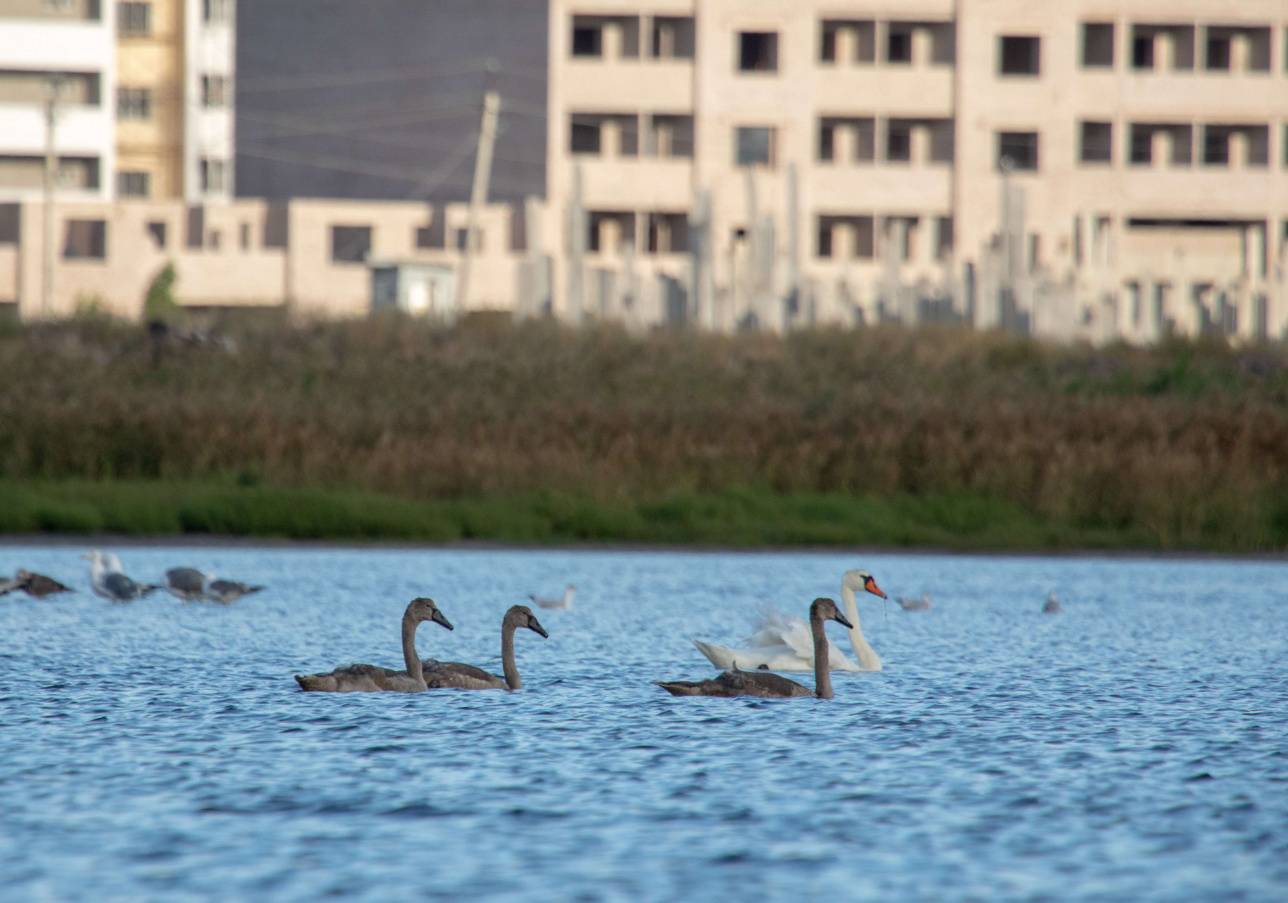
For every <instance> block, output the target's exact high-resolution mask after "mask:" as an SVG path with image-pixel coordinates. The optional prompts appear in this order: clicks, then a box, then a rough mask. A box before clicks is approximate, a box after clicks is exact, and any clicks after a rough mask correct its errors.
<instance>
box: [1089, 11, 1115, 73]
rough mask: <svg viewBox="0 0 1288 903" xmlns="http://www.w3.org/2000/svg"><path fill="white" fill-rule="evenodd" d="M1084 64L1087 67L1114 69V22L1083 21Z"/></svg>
mask: <svg viewBox="0 0 1288 903" xmlns="http://www.w3.org/2000/svg"><path fill="white" fill-rule="evenodd" d="M1082 65H1083V67H1085V68H1087V69H1102V68H1103V69H1112V68H1113V65H1114V26H1113V23H1112V22H1083V23H1082Z"/></svg>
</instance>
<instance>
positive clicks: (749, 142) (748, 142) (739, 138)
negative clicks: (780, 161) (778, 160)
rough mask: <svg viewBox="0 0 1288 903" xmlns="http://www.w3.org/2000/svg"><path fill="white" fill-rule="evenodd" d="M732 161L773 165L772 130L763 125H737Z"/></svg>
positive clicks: (743, 164)
mask: <svg viewBox="0 0 1288 903" xmlns="http://www.w3.org/2000/svg"><path fill="white" fill-rule="evenodd" d="M734 163H736V164H737V165H738V166H773V165H774V130H773V129H772V128H767V127H764V126H739V127H738V128H737V129H736V130H735V134H734Z"/></svg>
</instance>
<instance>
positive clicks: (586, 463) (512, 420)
mask: <svg viewBox="0 0 1288 903" xmlns="http://www.w3.org/2000/svg"><path fill="white" fill-rule="evenodd" d="M229 335H230V336H231V337H232V338H233V339H234V340H235V342H236V351H235V352H229V351H228V350H226V349H219V348H197V349H192V348H177V347H167V348H165V349H160V353H158V349H156V348H154V347H153V346H152V345H151V344H150V342H149V339H148V337H147V335H146V333H145V332H144V331H143V330H140V329H138V328H137V327H134V328H132V327H128V326H124V325H121V324H113V323H108V322H103V321H87V322H77V323H70V324H61V325H57V326H43V327H33V328H14V327H7V328H5V329H4V330H0V530H3V531H10V532H12V531H22V532H29V531H33V530H34V531H39V530H49V531H78V532H80V531H99V530H101V531H110V532H121V533H133V534H157V533H178V532H187V533H207V534H209V533H227V534H235V535H256V536H268V535H282V536H296V537H316V538H321V537H335V538H358V537H371V538H391V539H426V540H450V539H455V538H495V539H506V540H516V541H525V542H542V541H564V540H576V539H603V540H623V541H638V542H652V541H662V542H690V541H702V542H714V543H724V544H749V545H754V544H759V543H775V544H777V543H786V544H790V543H872V544H883V545H884V544H888V545H918V544H931V545H938V546H946V547H956V548H985V547H987V548H1007V547H1011V548H1041V547H1069V546H1084V547H1101V548H1104V547H1132V548H1149V549H1172V548H1179V549H1212V550H1225V551H1266V550H1282V549H1284V548H1288V353H1285V349H1284V348H1283V347H1259V348H1246V349H1235V350H1232V349H1229V348H1227V347H1225V346H1223V345H1217V344H1206V343H1197V344H1192V343H1171V344H1167V345H1164V346H1163V347H1160V348H1156V349H1148V350H1144V349H1132V348H1128V347H1123V346H1115V347H1110V348H1105V349H1093V348H1089V347H1084V346H1074V347H1052V346H1046V345H1043V344H1040V343H1035V342H1032V341H1027V340H1021V339H1015V338H1009V337H1005V336H999V335H981V334H977V333H970V332H964V331H959V330H935V329H931V330H916V331H913V330H907V329H902V328H898V327H885V326H882V327H877V328H872V329H866V330H862V331H857V332H841V331H834V332H815V333H804V334H797V335H792V336H789V337H787V338H778V337H773V336H764V335H747V336H735V337H721V336H706V335H692V334H678V333H675V334H672V333H666V334H657V335H653V336H649V337H639V336H632V335H629V334H626V333H624V332H622V331H619V330H615V329H611V328H599V329H587V330H584V331H578V332H573V331H567V330H563V329H560V328H558V327H557V326H555V325H553V324H550V323H544V322H543V323H529V324H522V325H517V326H512V325H509V324H503V323H495V322H480V323H472V324H471V323H467V324H465V325H463V326H460V327H457V328H453V329H438V328H433V327H430V326H427V325H425V324H421V323H415V322H408V321H404V320H374V321H364V322H355V323H345V324H329V325H312V326H306V327H300V328H288V327H286V326H283V325H278V326H273V325H271V324H260V325H257V326H254V327H249V326H248V327H245V328H242V329H237V328H231V329H230V330H229ZM337 487H344V488H343V489H340V488H337ZM749 487H750V488H749Z"/></svg>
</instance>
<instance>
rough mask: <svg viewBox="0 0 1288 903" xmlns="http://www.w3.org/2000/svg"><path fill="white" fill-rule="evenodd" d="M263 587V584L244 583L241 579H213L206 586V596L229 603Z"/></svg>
mask: <svg viewBox="0 0 1288 903" xmlns="http://www.w3.org/2000/svg"><path fill="white" fill-rule="evenodd" d="M263 588H264V587H262V586H252V585H251V584H249V583H242V582H241V581H240V580H211V581H210V584H209V585H208V586H207V587H206V598H207V599H210V600H212V601H214V602H222V603H223V604H224V605H228V604H229V603H231V602H236V601H237V600H238V599H240V598H241V597H242V596H249V595H250V594H251V593H257V592H259V591H260V590H262V589H263Z"/></svg>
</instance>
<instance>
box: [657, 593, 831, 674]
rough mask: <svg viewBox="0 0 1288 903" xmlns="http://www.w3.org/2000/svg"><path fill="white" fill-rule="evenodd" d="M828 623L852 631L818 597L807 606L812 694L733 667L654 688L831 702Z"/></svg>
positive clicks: (761, 672)
mask: <svg viewBox="0 0 1288 903" xmlns="http://www.w3.org/2000/svg"><path fill="white" fill-rule="evenodd" d="M828 620H832V621H837V622H839V623H841V624H844V625H845V626H846V627H849V628H850V629H853V628H854V625H852V624H851V623H850V622H849V621H847V620H846V619H845V616H844V615H842V614H841V612H840V611H839V610H838V609H837V607H836V603H835V602H834V601H832V600H831V599H826V598H822V597H820V598H818V599H815V600H814V602H813V603H812V604H811V605H810V607H809V632H810V640H811V642H812V643H813V644H814V656H813V657H814V692H813V693H811V692H810V690H809V687H806V686H805V685H803V684H798V683H797V682H796V681H794V680H788V679H787V678H786V677H780V676H779V675H777V674H768V673H766V672H764V671H743V670H740V669H739V668H738V667H737V666H736V665H735V666H734V668H733V670H732V671H726V672H725V673H723V674H721V675H720V676H719V677H713V678H711V679H710V680H699V681H689V680H663V681H658V686H659V687H661V688H662V689H663V690H666V692H668V693H670V694H671V695H672V696H769V697H773V698H776V699H791V698H794V697H798V696H817V697H818V698H819V699H831V698H832V675H831V673H830V672H831V670H832V669H831V668H829V667H828V661H827V647H828V643H827V637H825V636H824V635H823V622H824V621H828Z"/></svg>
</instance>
